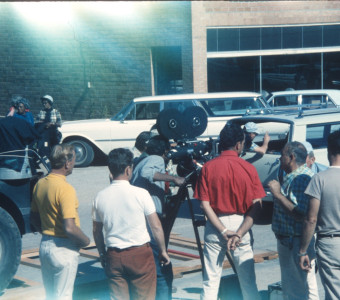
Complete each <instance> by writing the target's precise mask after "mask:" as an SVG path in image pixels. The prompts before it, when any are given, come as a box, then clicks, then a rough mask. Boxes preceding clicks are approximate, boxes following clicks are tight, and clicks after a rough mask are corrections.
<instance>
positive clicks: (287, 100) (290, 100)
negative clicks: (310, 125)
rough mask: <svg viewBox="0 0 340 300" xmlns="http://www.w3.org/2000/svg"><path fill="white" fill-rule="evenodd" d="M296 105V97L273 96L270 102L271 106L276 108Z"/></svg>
mask: <svg viewBox="0 0 340 300" xmlns="http://www.w3.org/2000/svg"><path fill="white" fill-rule="evenodd" d="M297 104H298V95H280V96H275V97H274V98H273V100H272V101H271V105H272V106H274V107H277V106H287V105H297Z"/></svg>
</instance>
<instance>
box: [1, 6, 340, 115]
mask: <svg viewBox="0 0 340 300" xmlns="http://www.w3.org/2000/svg"><path fill="white" fill-rule="evenodd" d="M60 4H63V5H65V6H64V7H63V9H64V11H63V13H62V14H60V19H61V16H65V9H68V10H69V11H70V15H68V18H67V19H66V20H65V21H64V22H60V23H58V24H57V25H56V26H52V25H53V24H52V23H53V22H52V19H48V18H47V19H44V17H46V16H47V12H54V15H58V14H57V5H60ZM121 4H122V3H121V2H120V3H119V2H103V3H102V6H101V5H99V3H96V2H86V1H85V2H73V3H72V2H71V3H70V2H69V3H67V2H64V3H60V2H59V3H53V2H52V3H51V2H50V3H49V4H48V10H47V11H45V12H44V11H43V10H40V8H41V7H40V6H44V7H45V9H46V3H44V2H40V3H31V2H27V3H25V4H23V3H10V2H2V3H0V38H1V43H0V57H1V59H0V115H4V114H5V113H6V111H7V109H8V105H9V101H10V99H11V97H12V96H14V95H18V94H19V95H23V96H24V97H27V98H28V99H29V101H30V102H31V110H32V112H33V113H34V114H36V113H37V112H38V111H39V109H40V106H41V104H40V100H39V98H40V97H41V96H42V95H44V94H50V95H52V96H53V97H54V99H55V102H56V106H57V108H58V109H59V110H60V111H61V113H62V116H63V118H64V119H68V120H72V119H84V118H103V117H110V116H112V115H113V114H114V113H116V112H117V111H118V110H119V109H120V108H121V107H122V106H123V105H124V104H125V103H127V102H128V101H130V100H131V99H132V98H134V97H138V96H148V95H157V94H171V93H191V92H216V91H235V90H237V91H239V90H247V91H262V90H266V91H273V90H279V89H286V88H295V89H297V88H308V89H311V88H338V87H339V85H337V83H338V82H340V55H339V53H340V2H339V1H192V2H189V1H150V2H147V1H140V2H128V1H127V2H124V3H123V4H126V5H128V6H129V7H128V11H126V10H125V11H123V10H122V7H120V5H121ZM29 8H33V11H34V10H36V11H39V12H40V14H39V15H36V16H35V17H34V18H33V19H29V18H28V17H29V15H30V10H29ZM38 8H39V9H38ZM99 8H101V9H99ZM38 21H40V22H38ZM41 21H42V22H41ZM59 21H61V20H59Z"/></svg>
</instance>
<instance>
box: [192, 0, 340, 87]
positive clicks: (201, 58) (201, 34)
mask: <svg viewBox="0 0 340 300" xmlns="http://www.w3.org/2000/svg"><path fill="white" fill-rule="evenodd" d="M191 9H192V13H191V14H192V39H193V41H192V43H193V49H195V50H194V54H193V72H194V75H193V76H194V92H196V93H205V92H207V89H208V87H207V45H206V39H207V38H206V28H207V27H213V26H256V25H287V24H320V23H321V24H323V23H337V22H340V1H194V2H193V3H192V8H191Z"/></svg>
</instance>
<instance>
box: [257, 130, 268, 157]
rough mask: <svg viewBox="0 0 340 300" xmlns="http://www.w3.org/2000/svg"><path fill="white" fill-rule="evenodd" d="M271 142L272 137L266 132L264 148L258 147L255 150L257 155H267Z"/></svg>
mask: <svg viewBox="0 0 340 300" xmlns="http://www.w3.org/2000/svg"><path fill="white" fill-rule="evenodd" d="M269 141H270V136H269V134H268V132H266V133H265V135H264V137H263V143H262V146H259V147H256V148H255V149H254V151H255V152H257V153H261V154H262V155H263V154H265V153H266V152H267V150H268V144H269Z"/></svg>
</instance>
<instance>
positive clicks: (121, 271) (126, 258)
mask: <svg viewBox="0 0 340 300" xmlns="http://www.w3.org/2000/svg"><path fill="white" fill-rule="evenodd" d="M106 262H107V264H106V270H105V271H106V275H107V277H108V279H109V287H110V295H111V299H122V300H127V299H131V300H134V299H145V300H150V299H155V295H156V280H157V279H156V266H155V262H154V257H153V254H152V250H151V247H150V245H149V244H145V245H142V246H139V247H131V248H127V249H123V250H119V249H116V248H109V249H108V251H107V256H106Z"/></svg>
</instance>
